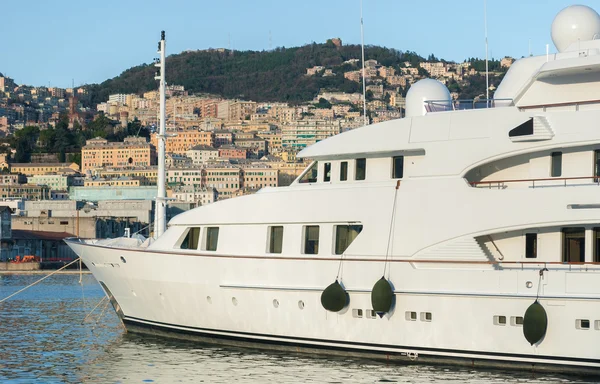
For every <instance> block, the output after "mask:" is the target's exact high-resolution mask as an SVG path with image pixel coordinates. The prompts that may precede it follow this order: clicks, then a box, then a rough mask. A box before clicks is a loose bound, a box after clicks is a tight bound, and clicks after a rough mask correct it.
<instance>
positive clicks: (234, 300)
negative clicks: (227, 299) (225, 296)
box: [231, 297, 238, 305]
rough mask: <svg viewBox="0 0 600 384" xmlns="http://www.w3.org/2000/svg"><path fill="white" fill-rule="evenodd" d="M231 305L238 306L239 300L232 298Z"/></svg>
mask: <svg viewBox="0 0 600 384" xmlns="http://www.w3.org/2000/svg"><path fill="white" fill-rule="evenodd" d="M231 303H232V304H233V305H238V299H236V298H235V297H232V298H231Z"/></svg>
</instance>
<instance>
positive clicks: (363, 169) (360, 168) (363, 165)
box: [354, 159, 367, 180]
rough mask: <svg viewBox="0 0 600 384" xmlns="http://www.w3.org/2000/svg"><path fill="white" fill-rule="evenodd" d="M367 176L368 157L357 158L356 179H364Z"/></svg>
mask: <svg viewBox="0 0 600 384" xmlns="http://www.w3.org/2000/svg"><path fill="white" fill-rule="evenodd" d="M366 177H367V159H356V169H355V174H354V179H355V180H364V179H366Z"/></svg>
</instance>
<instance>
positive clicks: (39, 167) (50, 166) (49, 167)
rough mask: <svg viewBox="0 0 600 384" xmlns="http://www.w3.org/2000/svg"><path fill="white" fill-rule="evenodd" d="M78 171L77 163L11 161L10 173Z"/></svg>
mask: <svg viewBox="0 0 600 384" xmlns="http://www.w3.org/2000/svg"><path fill="white" fill-rule="evenodd" d="M77 172H79V165H77V163H12V164H11V165H10V173H12V174H19V173H22V174H23V175H25V176H35V175H46V174H49V173H54V174H73V173H77Z"/></svg>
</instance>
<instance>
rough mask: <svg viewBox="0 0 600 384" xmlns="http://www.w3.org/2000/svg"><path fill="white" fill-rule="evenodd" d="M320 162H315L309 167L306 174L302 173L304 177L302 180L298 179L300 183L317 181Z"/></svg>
mask: <svg viewBox="0 0 600 384" xmlns="http://www.w3.org/2000/svg"><path fill="white" fill-rule="evenodd" d="M318 165H319V163H318V162H316V161H315V162H314V163H313V164H312V165H311V166H310V168H308V169H307V170H306V171H305V172H304V174H303V175H302V177H301V178H300V180H298V182H299V183H316V182H317V172H318V169H319V168H318Z"/></svg>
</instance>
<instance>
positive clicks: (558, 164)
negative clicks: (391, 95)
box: [550, 152, 562, 177]
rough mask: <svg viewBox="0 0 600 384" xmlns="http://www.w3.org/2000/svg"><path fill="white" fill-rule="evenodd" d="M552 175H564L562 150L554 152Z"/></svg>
mask: <svg viewBox="0 0 600 384" xmlns="http://www.w3.org/2000/svg"><path fill="white" fill-rule="evenodd" d="M550 175H551V176H552V177H559V176H561V175H562V152H552V170H551V174H550Z"/></svg>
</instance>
